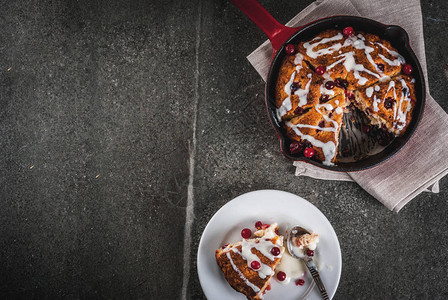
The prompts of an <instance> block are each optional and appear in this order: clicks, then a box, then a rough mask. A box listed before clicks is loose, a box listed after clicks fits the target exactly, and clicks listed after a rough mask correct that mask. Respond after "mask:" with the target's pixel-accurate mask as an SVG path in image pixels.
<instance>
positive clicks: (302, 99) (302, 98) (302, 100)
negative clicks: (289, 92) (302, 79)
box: [294, 74, 312, 106]
mask: <svg viewBox="0 0 448 300" xmlns="http://www.w3.org/2000/svg"><path fill="white" fill-rule="evenodd" d="M311 76H312V75H311V74H308V75H307V77H308V78H309V80H308V82H307V84H306V86H305V89H298V90H297V91H295V92H294V94H295V95H297V96H299V104H298V105H299V106H304V105H305V104H306V103H307V102H308V100H307V97H308V93H309V92H310V84H311Z"/></svg>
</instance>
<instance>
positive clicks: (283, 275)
mask: <svg viewBox="0 0 448 300" xmlns="http://www.w3.org/2000/svg"><path fill="white" fill-rule="evenodd" d="M277 279H278V280H280V281H284V280H285V279H286V273H285V272H283V271H280V272H278V273H277Z"/></svg>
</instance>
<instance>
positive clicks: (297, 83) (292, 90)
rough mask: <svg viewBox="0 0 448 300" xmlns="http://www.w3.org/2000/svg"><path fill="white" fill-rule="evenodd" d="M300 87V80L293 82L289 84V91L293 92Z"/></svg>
mask: <svg viewBox="0 0 448 300" xmlns="http://www.w3.org/2000/svg"><path fill="white" fill-rule="evenodd" d="M299 88H300V82H293V83H292V84H291V93H294V92H295V91H297V90H298V89H299Z"/></svg>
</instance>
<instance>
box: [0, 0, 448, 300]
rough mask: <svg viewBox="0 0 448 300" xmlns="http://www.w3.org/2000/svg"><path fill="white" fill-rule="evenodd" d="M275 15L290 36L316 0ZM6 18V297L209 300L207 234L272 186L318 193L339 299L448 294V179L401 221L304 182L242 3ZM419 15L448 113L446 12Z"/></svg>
mask: <svg viewBox="0 0 448 300" xmlns="http://www.w3.org/2000/svg"><path fill="white" fill-rule="evenodd" d="M261 2H262V4H263V5H264V6H265V7H266V8H267V10H268V11H270V12H271V13H272V14H273V15H274V17H276V18H277V19H278V20H279V21H280V22H283V23H284V22H286V21H287V20H289V19H290V18H292V17H293V16H294V15H295V14H296V13H297V12H298V11H299V10H301V9H302V8H304V7H305V6H307V5H308V4H309V3H311V1H302V2H300V1H273V0H270V1H261ZM1 7H2V9H1V10H0V42H1V43H0V136H1V139H0V149H1V150H0V170H1V172H0V200H1V207H2V208H1V210H0V225H1V227H0V230H1V234H0V268H1V273H0V274H1V275H0V276H1V280H0V297H1V298H47V299H54V298H68V299H79V298H89V299H90V298H120V299H134V298H142V299H179V298H181V297H182V296H181V295H182V283H183V280H184V279H185V280H186V279H188V281H187V282H188V286H187V287H188V288H187V289H186V292H187V293H186V298H188V299H203V298H204V295H203V293H202V289H201V287H200V284H199V281H198V278H197V273H196V272H197V270H196V251H197V246H198V243H199V239H200V237H201V233H202V231H203V229H204V227H205V225H206V224H207V222H208V220H209V219H210V218H211V217H212V216H213V214H214V213H215V212H216V211H217V210H218V209H219V208H220V207H221V206H222V205H224V204H225V203H227V202H228V201H229V200H231V199H232V198H233V197H235V196H238V195H240V194H242V193H245V192H249V191H252V190H256V189H267V188H269V189H280V190H285V191H289V192H292V193H295V194H298V195H300V196H303V197H305V198H306V199H308V200H309V201H310V202H311V203H313V204H314V205H316V206H317V207H318V208H319V209H321V210H322V212H323V213H324V214H325V215H326V216H327V217H328V219H329V220H330V222H331V223H332V224H333V226H334V228H335V230H336V233H337V234H338V236H339V240H340V243H341V248H342V253H343V271H342V277H341V282H340V286H339V289H338V291H337V293H336V296H335V299H446V298H448V287H447V286H448V285H447V284H448V279H447V271H446V265H447V263H448V251H447V250H448V234H447V232H446V230H445V228H446V227H447V226H448V220H447V218H446V215H447V212H448V207H447V199H448V197H447V196H446V195H447V192H448V179H446V178H444V179H443V180H442V181H441V183H440V188H441V193H440V194H429V193H424V194H422V195H420V196H418V197H417V198H416V199H415V200H413V201H412V202H411V203H409V204H408V205H407V206H406V207H405V208H404V209H403V210H402V211H401V212H400V213H399V214H395V213H392V212H389V211H388V210H387V209H386V208H384V207H383V206H382V205H381V204H380V203H379V202H377V201H376V200H375V199H374V198H373V197H371V196H370V195H368V194H367V193H366V192H365V191H363V190H362V189H361V188H360V187H359V186H357V185H356V184H354V183H346V182H323V181H319V180H314V179H310V178H296V177H294V175H293V174H294V173H293V172H294V168H293V167H292V165H291V163H290V162H289V161H287V160H286V159H284V158H283V157H282V155H281V154H280V153H279V150H278V141H277V138H276V136H275V134H274V132H273V130H272V129H271V127H270V124H269V121H268V119H267V117H266V113H265V108H264V95H263V88H264V86H263V81H262V80H261V78H260V77H259V76H258V74H257V73H256V71H255V70H254V69H253V68H252V67H251V66H250V64H249V63H248V61H247V60H246V55H247V54H248V53H250V52H251V51H252V50H253V49H254V48H256V47H257V46H258V45H259V44H260V43H261V42H262V41H264V40H265V37H264V35H263V33H262V32H261V31H260V30H259V29H258V28H257V27H256V26H255V25H253V24H252V23H251V22H250V21H249V20H248V19H247V18H246V17H245V16H244V15H242V13H241V12H239V11H238V10H237V9H236V8H235V7H233V6H232V5H231V4H230V3H229V2H227V1H224V0H222V1H202V2H199V1H144V0H139V1H122V0H112V1H87V0H80V1H75V0H69V1H62V0H60V1H48V0H42V1H27V0H18V1H3V3H2V5H1ZM422 8H423V16H424V26H425V27H424V29H425V42H426V49H427V61H428V73H429V82H430V88H431V93H432V95H433V96H434V98H435V99H436V100H437V101H438V103H439V104H440V105H441V106H442V107H443V108H444V109H445V110H448V96H447V95H446V93H445V88H444V87H446V86H447V84H448V80H447V74H448V55H447V54H446V51H445V49H446V48H447V47H448V34H447V32H448V18H447V12H448V3H447V2H446V1H443V0H437V1H435V0H434V1H424V3H423V5H422ZM195 116H196V117H197V121H196V122H195ZM194 146H195V148H194ZM422 147H430V145H422ZM192 150H194V151H193V152H191V153H192V154H194V162H195V164H194V177H193V178H194V180H193V187H194V190H193V194H192V195H193V197H192V198H190V200H193V202H194V215H193V217H194V218H193V226H192V232H191V241H190V249H184V234H185V232H184V228H185V217H186V209H185V208H186V206H187V204H188V200H187V199H188V193H187V186H188V183H189V179H190V169H189V163H190V151H192ZM187 245H188V244H187ZM185 251H186V253H187V254H188V253H190V260H189V261H186V262H185V261H184V252H185ZM188 251H190V252H188ZM185 267H187V268H186V270H187V271H188V270H189V272H188V273H187V274H184V268H185ZM188 267H189V269H188ZM183 276H186V277H183Z"/></svg>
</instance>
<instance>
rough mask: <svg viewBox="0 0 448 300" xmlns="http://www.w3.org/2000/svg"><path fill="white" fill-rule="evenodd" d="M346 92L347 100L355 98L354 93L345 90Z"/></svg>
mask: <svg viewBox="0 0 448 300" xmlns="http://www.w3.org/2000/svg"><path fill="white" fill-rule="evenodd" d="M346 94H347V98H348V100H350V101H354V100H355V94H353V93H351V92H348V91H347V93H346Z"/></svg>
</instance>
